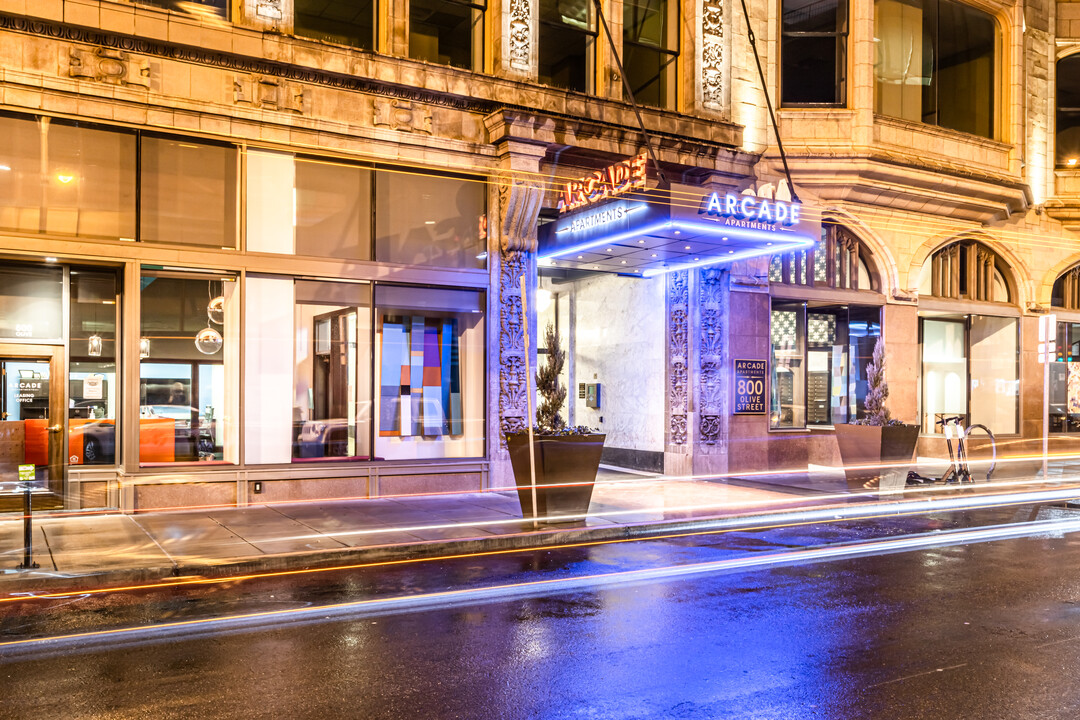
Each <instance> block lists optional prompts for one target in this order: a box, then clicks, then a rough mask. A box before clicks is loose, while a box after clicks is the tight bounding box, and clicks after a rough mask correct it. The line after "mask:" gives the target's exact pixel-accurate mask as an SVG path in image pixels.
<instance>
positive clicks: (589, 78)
mask: <svg viewBox="0 0 1080 720" xmlns="http://www.w3.org/2000/svg"><path fill="white" fill-rule="evenodd" d="M555 2H558V0H555ZM585 7H586V9H587V10H588V14H589V26H590V28H591V29H590V30H582V29H581V28H576V27H574V26H572V25H569V24H567V23H558V22H554V21H552V20H548V19H546V18H545V17H544V15H543V13H541V12H539V10H538V12H537V68H538V82H540V83H541V84H543V85H548V86H549V87H557V88H560V89H562V90H566V91H568V92H582V93H586V94H592V93H594V92H596V59H597V58H596V41H597V39H598V38H599V36H600V30H599V28H598V27H597V17H596V13H595V12H594V10H593V4H592V2H587V3H586V5H585ZM542 27H549V28H559V29H566V28H569V29H570V30H571V31H573V32H576V33H578V34H580V35H583V36H585V38H586V41H585V43H586V45H585V55H586V58H585V59H586V62H585V88H584V89H583V90H580V91H578V90H574V89H572V88H567V87H564V86H562V85H554V84H551V83H545V82H544V81H543V80H540V79H539V67H541V66H542V65H543V62H542V57H543V55H544V48H545V45H544V43H543V42H541V41H540V40H541V37H542V35H541V31H540V28H542Z"/></svg>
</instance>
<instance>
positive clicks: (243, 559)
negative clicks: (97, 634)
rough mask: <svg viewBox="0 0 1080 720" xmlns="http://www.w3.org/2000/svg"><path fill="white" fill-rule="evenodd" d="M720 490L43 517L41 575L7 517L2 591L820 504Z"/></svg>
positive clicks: (607, 480)
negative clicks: (553, 517)
mask: <svg viewBox="0 0 1080 720" xmlns="http://www.w3.org/2000/svg"><path fill="white" fill-rule="evenodd" d="M812 500H813V498H812V497H800V496H797V495H791V494H787V493H784V492H777V491H773V490H769V489H758V488H748V487H738V486H735V485H728V484H724V483H718V482H707V481H694V480H674V479H666V480H657V479H653V478H649V477H637V476H634V475H629V474H624V473H617V472H611V471H601V474H600V476H598V479H597V484H596V487H595V490H594V493H593V500H592V504H591V506H590V508H589V515H588V517H587V518H585V519H583V520H577V521H574V522H566V523H541V524H540V525H539V526H538V528H535V529H534V526H533V523H532V521H531V520H523V519H522V517H521V507H520V505H519V503H518V499H517V496H516V494H515V493H513V492H482V493H467V494H453V495H441V496H431V495H427V496H417V497H402V498H393V499H389V498H381V499H371V500H349V501H319V502H308V503H289V504H280V505H254V506H248V507H242V508H219V509H209V510H199V511H183V512H175V511H174V512H152V513H145V514H137V515H121V514H118V513H112V514H98V515H86V516H74V517H70V516H64V515H63V514H61V513H36V514H35V516H34V525H33V538H34V542H33V544H34V561H35V562H37V563H38V564H39V565H40V568H39V569H37V570H30V571H25V570H15V566H16V565H17V564H18V563H20V562H21V561H22V553H23V535H22V533H23V524H22V519H21V516H14V517H12V518H11V519H6V520H0V593H9V592H20V591H31V590H41V589H47V588H53V589H60V588H64V589H68V588H70V589H77V588H80V587H81V588H87V587H92V586H98V585H116V584H127V583H137V582H151V581H153V580H156V579H164V578H170V577H176V576H188V575H201V576H214V577H223V576H228V575H234V574H239V573H246V572H266V571H274V570H284V569H293V568H305V567H320V566H322V567H326V566H333V565H343V564H354V563H367V562H379V561H387V560H401V559H406V558H420V557H432V556H437V555H444V554H450V553H455V554H456V553H465V552H479V551H492V550H503V549H505V550H510V549H515V548H529V547H539V546H544V545H551V544H563V543H567V542H586V541H599V540H606V539H617V538H625V537H635V536H641V535H648V534H655V533H658V532H668V533H670V532H677V531H679V530H683V529H690V528H693V527H695V526H698V525H700V524H702V523H707V522H708V521H709V520H710V519H715V518H718V517H730V516H732V515H739V514H745V513H748V512H751V511H754V510H758V511H760V510H763V509H765V510H775V509H784V508H792V507H798V506H800V505H804V504H806V503H807V502H808V501H812Z"/></svg>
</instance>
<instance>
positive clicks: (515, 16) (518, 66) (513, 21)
mask: <svg viewBox="0 0 1080 720" xmlns="http://www.w3.org/2000/svg"><path fill="white" fill-rule="evenodd" d="M531 40H532V6H531V3H530V2H529V0H510V36H509V42H510V53H509V54H510V67H512V68H514V69H515V70H528V69H529V52H530V45H531Z"/></svg>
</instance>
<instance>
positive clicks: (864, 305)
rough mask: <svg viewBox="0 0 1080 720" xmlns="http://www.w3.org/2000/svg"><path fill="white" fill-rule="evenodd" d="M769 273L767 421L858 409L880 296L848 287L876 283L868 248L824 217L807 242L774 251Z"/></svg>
mask: <svg viewBox="0 0 1080 720" xmlns="http://www.w3.org/2000/svg"><path fill="white" fill-rule="evenodd" d="M769 280H770V281H771V283H772V295H773V298H772V313H771V318H770V319H771V323H770V340H771V345H772V362H771V370H772V381H771V385H770V388H771V407H770V416H771V417H770V427H771V428H772V429H774V430H778V429H789V428H804V427H812V426H822V425H825V426H828V425H835V424H837V423H846V422H849V421H851V420H853V419H855V418H860V417H863V416H864V415H865V399H866V368H867V365H868V364H869V362H870V359H871V357H872V355H873V352H874V344H875V343H876V342H877V338H878V337H879V336H880V335H881V298H880V296H878V297H877V298H873V297H870V296H869V295H867V300H866V301H865V302H864V301H862V300H860V299H859V298H858V297H857V296H853V294H852V293H850V292H847V291H850V290H863V291H866V290H878V289H879V288H880V285H879V283H878V281H877V275H876V273H875V272H874V270H873V266H872V264H871V261H870V253H869V251H868V250H867V249H866V248H865V247H864V246H863V244H862V243H861V242H860V241H859V238H858V237H857V236H856V235H855V233H853V232H852V231H851V230H849V229H847V228H845V227H844V226H842V225H839V224H837V223H835V222H828V221H826V222H825V223H824V224H823V225H822V229H821V237H820V239H819V240H818V242H817V243H816V244H815V245H814V246H813V247H811V248H807V249H806V250H797V251H793V252H788V253H784V254H783V255H776V256H774V257H773V258H772V260H771V261H770V265H769ZM804 289H805V290H809V289H813V290H814V292H813V293H809V292H806V291H805V290H804ZM822 290H824V291H826V292H821V291H822ZM830 290H833V291H838V292H834V293H831V294H830V293H829V292H828V291H830ZM830 295H831V296H830ZM853 297H854V298H855V300H856V302H852V299H853Z"/></svg>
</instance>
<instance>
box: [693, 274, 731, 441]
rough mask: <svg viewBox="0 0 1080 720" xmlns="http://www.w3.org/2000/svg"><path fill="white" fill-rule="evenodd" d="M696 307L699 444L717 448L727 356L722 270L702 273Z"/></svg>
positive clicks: (721, 424) (721, 423) (720, 430)
mask: <svg viewBox="0 0 1080 720" xmlns="http://www.w3.org/2000/svg"><path fill="white" fill-rule="evenodd" d="M700 283H701V284H700V293H699V302H698V307H699V308H700V313H701V315H700V317H701V334H700V336H699V344H698V352H699V357H700V360H701V373H700V375H699V380H698V411H699V412H700V418H701V420H700V432H701V442H702V444H704V445H716V444H718V443H719V442H720V437H721V432H722V429H723V422H722V417H723V402H724V379H725V377H726V373H725V372H724V370H725V361H726V357H725V356H726V353H725V352H724V351H725V342H724V332H725V330H726V328H725V327H724V322H723V319H724V311H725V307H724V305H725V303H726V301H727V295H726V293H725V292H724V271H722V270H716V269H713V268H705V269H702V270H701V276H700Z"/></svg>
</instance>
